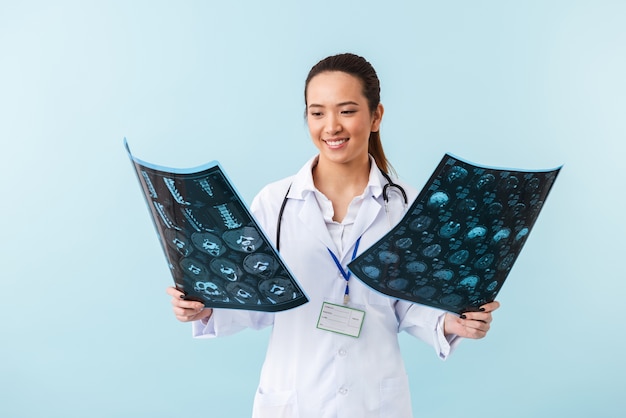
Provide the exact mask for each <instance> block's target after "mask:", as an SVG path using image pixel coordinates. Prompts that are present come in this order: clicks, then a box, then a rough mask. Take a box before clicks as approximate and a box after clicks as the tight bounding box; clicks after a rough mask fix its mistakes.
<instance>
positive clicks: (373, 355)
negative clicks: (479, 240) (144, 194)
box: [168, 54, 499, 418]
mask: <svg viewBox="0 0 626 418" xmlns="http://www.w3.org/2000/svg"><path fill="white" fill-rule="evenodd" d="M305 103H306V115H307V123H308V127H309V133H310V135H311V140H312V141H313V143H314V144H315V146H316V147H317V149H318V150H319V154H318V155H316V156H314V157H312V158H311V159H310V160H309V161H308V162H307V163H306V164H305V165H304V166H303V167H302V169H300V171H299V172H298V173H297V174H295V175H294V176H291V177H288V178H285V179H283V180H280V181H278V182H275V183H272V184H269V185H267V186H266V187H264V188H263V189H262V190H261V192H260V193H259V194H258V195H257V196H256V198H255V199H254V201H253V202H252V206H251V209H252V211H253V213H254V215H255V217H256V218H257V220H258V221H259V223H260V224H261V226H262V227H263V228H264V229H265V230H266V232H267V233H268V235H269V236H272V237H273V236H276V233H277V228H278V225H277V224H276V219H277V218H279V213H280V219H281V221H279V222H282V226H283V228H282V230H283V231H284V234H283V236H282V244H283V245H282V246H281V256H282V257H283V259H284V260H285V262H286V263H287V264H288V266H289V267H290V269H291V270H292V272H293V273H294V275H295V276H296V278H297V279H298V281H299V283H300V284H301V286H302V287H303V288H304V290H305V292H306V293H307V295H308V297H309V300H310V302H309V303H307V304H305V305H303V306H300V307H298V308H297V309H292V310H289V311H285V312H281V313H276V314H274V313H263V312H248V311H236V310H225V309H210V308H206V309H205V307H204V306H203V305H202V304H201V303H198V302H192V301H187V300H184V299H182V296H183V295H182V293H180V292H179V291H178V290H176V289H175V288H169V289H168V293H169V294H170V295H171V296H172V304H173V306H174V314H175V315H176V317H177V318H178V319H179V320H181V321H184V322H187V321H191V322H192V323H193V332H194V336H196V337H202V338H212V337H220V336H226V335H230V334H233V333H235V332H238V331H240V330H242V329H245V328H252V329H260V328H264V327H268V326H272V327H273V332H272V337H271V340H270V343H269V348H268V351H267V355H266V358H265V363H264V366H263V370H262V373H261V379H260V383H259V386H258V390H257V394H256V397H255V402H254V412H253V416H254V417H256V418H263V417H271V418H280V417H300V418H320V417H327V418H330V417H337V416H351V417H362V418H367V417H380V416H389V417H394V418H409V417H411V416H412V412H411V397H410V391H409V386H408V378H407V375H406V371H405V369H404V364H403V360H402V356H401V354H400V347H399V343H398V333H399V331H406V332H407V333H409V334H411V335H413V336H415V337H417V338H419V339H421V340H423V341H424V342H426V343H427V344H429V345H431V346H432V347H433V348H434V350H435V353H436V354H437V355H438V356H439V357H440V358H442V359H445V358H446V357H448V355H449V354H450V353H451V352H452V350H453V348H454V347H455V346H456V345H457V344H458V342H459V340H460V338H461V337H467V338H482V337H484V336H485V334H486V333H487V331H488V330H489V327H490V323H491V319H492V316H491V312H492V311H494V310H495V309H497V308H498V306H499V304H498V302H492V303H489V304H486V305H484V306H483V307H482V311H480V312H468V313H465V314H464V315H462V316H460V317H459V316H457V315H453V314H450V313H446V312H444V311H440V310H437V309H434V308H430V307H427V306H424V305H417V304H413V303H410V302H407V301H401V300H396V299H392V298H388V297H385V296H382V295H380V294H378V293H376V292H375V291H373V290H372V289H370V288H369V287H367V286H366V285H365V284H363V283H362V282H360V281H358V280H352V281H351V280H350V276H351V274H350V272H348V271H347V268H346V265H347V264H348V263H349V262H350V261H351V260H353V259H354V258H355V257H356V256H357V255H358V254H359V251H361V252H362V251H363V250H364V249H367V248H368V247H370V246H371V245H373V244H374V243H375V242H376V241H378V240H379V239H380V238H381V237H382V236H383V235H384V234H385V233H387V232H388V231H389V230H390V229H391V228H392V227H393V226H394V225H395V224H396V223H397V222H398V221H400V219H402V217H403V215H404V214H405V210H406V202H405V200H404V199H403V198H402V197H401V195H400V194H396V197H394V198H393V199H389V202H386V200H387V199H386V198H385V194H384V187H385V186H387V185H388V184H392V183H391V180H390V177H389V175H388V174H387V172H388V171H389V167H390V165H389V163H388V161H387V159H386V157H385V153H384V152H383V149H382V144H381V141H380V135H379V129H380V123H381V120H382V117H383V113H384V109H383V106H382V104H381V103H380V86H379V81H378V77H377V76H376V72H375V71H374V69H373V67H372V66H371V65H370V64H369V62H367V61H366V60H365V59H364V58H362V57H360V56H357V55H353V54H341V55H335V56H331V57H328V58H326V59H324V60H322V61H320V62H319V63H318V64H317V65H315V66H314V67H313V68H312V69H311V72H310V73H309V76H308V77H307V81H306V84H305ZM401 185H402V186H403V187H404V188H406V190H407V195H408V199H409V200H410V201H412V200H414V199H415V197H416V195H417V192H416V190H415V189H413V188H412V187H410V186H408V185H406V184H402V183H401ZM281 202H282V205H281ZM387 209H389V210H387ZM237 280H238V279H237ZM241 280H242V281H243V280H245V278H241ZM398 285H400V284H398ZM345 318H350V320H348V321H346V320H345ZM371 359H376V361H372V360H371Z"/></svg>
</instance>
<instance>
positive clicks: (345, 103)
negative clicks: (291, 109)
mask: <svg viewBox="0 0 626 418" xmlns="http://www.w3.org/2000/svg"><path fill="white" fill-rule="evenodd" d="M348 105H352V106H358V105H359V104H358V103H357V102H353V101H351V100H349V101H347V102H341V103H337V105H336V106H348ZM308 107H309V108H311V107H324V106H323V105H321V104H316V103H311V104H310V105H309V106H308Z"/></svg>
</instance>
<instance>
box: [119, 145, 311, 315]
mask: <svg viewBox="0 0 626 418" xmlns="http://www.w3.org/2000/svg"><path fill="white" fill-rule="evenodd" d="M125 145H126V150H127V151H128V155H129V157H130V159H131V162H132V163H133V166H134V168H135V171H136V173H137V176H138V179H139V183H140V185H141V188H142V191H143V193H144V196H145V198H146V203H147V204H148V208H149V209H150V213H151V215H152V220H153V222H154V225H155V228H156V230H157V233H158V236H159V239H160V241H161V245H162V247H163V250H164V252H165V257H166V259H167V262H168V265H169V268H170V271H171V274H172V277H173V278H174V283H175V285H176V288H178V289H179V290H180V291H182V292H183V293H184V294H185V298H186V299H188V300H197V301H200V302H202V303H204V304H205V306H206V307H210V308H231V309H246V310H255V311H267V312H277V311H283V310H287V309H291V308H294V307H296V306H300V305H302V304H304V303H306V302H308V299H307V298H306V296H305V295H304V293H303V292H302V290H301V289H300V287H299V285H298V283H297V282H296V280H295V278H294V277H293V275H292V274H291V273H290V272H289V270H288V269H287V267H286V265H285V264H284V263H283V261H282V260H281V258H280V257H279V255H278V253H277V252H276V250H275V249H274V248H273V247H272V245H271V244H269V242H270V241H269V240H268V239H267V237H266V236H265V235H264V233H263V231H262V230H261V229H260V228H259V226H258V224H257V223H256V221H255V220H254V218H253V217H252V215H251V213H250V211H249V210H248V208H247V207H246V205H245V204H244V203H243V200H242V199H241V197H240V196H239V194H238V193H237V192H236V190H235V189H234V188H233V187H232V184H231V182H230V181H229V180H228V178H227V177H226V174H225V173H224V171H223V170H222V168H221V167H220V165H219V163H217V162H212V163H208V164H205V165H204V166H202V167H198V168H196V169H190V170H178V169H171V168H165V167H159V166H155V165H152V164H149V163H146V162H144V161H141V160H139V159H137V158H135V157H134V156H133V155H132V154H131V152H130V149H129V147H128V144H127V143H125Z"/></svg>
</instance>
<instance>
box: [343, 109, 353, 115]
mask: <svg viewBox="0 0 626 418" xmlns="http://www.w3.org/2000/svg"><path fill="white" fill-rule="evenodd" d="M353 113H356V110H355V109H345V110H342V111H341V114H342V115H352V114H353Z"/></svg>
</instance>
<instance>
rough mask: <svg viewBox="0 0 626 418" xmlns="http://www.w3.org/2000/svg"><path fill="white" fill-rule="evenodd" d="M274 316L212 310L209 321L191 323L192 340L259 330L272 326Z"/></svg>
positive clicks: (230, 310)
mask: <svg viewBox="0 0 626 418" xmlns="http://www.w3.org/2000/svg"><path fill="white" fill-rule="evenodd" d="M273 322H274V314H273V313H268V312H253V311H244V310H234V309H214V310H213V314H212V315H211V317H210V318H209V320H208V321H207V322H206V323H204V322H203V321H194V322H192V323H191V329H192V335H193V337H194V338H215V337H226V336H228V335H232V334H235V333H237V332H239V331H241V330H244V329H246V328H250V329H255V330H259V329H262V328H265V327H268V326H270V325H272V324H273Z"/></svg>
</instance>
